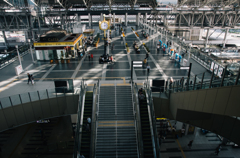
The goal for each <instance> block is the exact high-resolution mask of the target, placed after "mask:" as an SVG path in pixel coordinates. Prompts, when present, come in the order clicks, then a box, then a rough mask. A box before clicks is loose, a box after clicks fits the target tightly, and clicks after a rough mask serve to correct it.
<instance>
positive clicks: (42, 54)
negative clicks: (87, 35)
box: [34, 34, 83, 62]
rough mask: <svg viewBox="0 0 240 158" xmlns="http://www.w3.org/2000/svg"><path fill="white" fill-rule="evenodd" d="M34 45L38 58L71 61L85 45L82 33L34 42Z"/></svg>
mask: <svg viewBox="0 0 240 158" xmlns="http://www.w3.org/2000/svg"><path fill="white" fill-rule="evenodd" d="M34 47H35V53H36V57H37V60H50V61H52V62H53V60H55V61H56V62H57V60H61V62H65V61H63V60H66V61H67V62H69V61H70V59H72V58H75V57H77V54H78V53H77V52H78V51H79V50H80V49H81V48H82V47H83V45H82V34H71V35H69V36H65V37H63V39H60V40H59V41H56V42H41V41H40V42H34Z"/></svg>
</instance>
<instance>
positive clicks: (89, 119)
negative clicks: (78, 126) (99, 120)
mask: <svg viewBox="0 0 240 158" xmlns="http://www.w3.org/2000/svg"><path fill="white" fill-rule="evenodd" d="M91 121H92V120H91V118H90V117H88V118H87V125H88V126H89V131H91Z"/></svg>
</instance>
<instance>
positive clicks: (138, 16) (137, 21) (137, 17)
mask: <svg viewBox="0 0 240 158" xmlns="http://www.w3.org/2000/svg"><path fill="white" fill-rule="evenodd" d="M139 18H140V13H138V14H137V15H136V25H137V26H139V20H140V19H139Z"/></svg>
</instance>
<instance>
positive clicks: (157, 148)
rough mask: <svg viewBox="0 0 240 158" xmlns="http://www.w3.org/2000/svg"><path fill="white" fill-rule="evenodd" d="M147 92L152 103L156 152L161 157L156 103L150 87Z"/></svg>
mask: <svg viewBox="0 0 240 158" xmlns="http://www.w3.org/2000/svg"><path fill="white" fill-rule="evenodd" d="M147 93H148V95H149V98H148V99H149V105H150V110H151V116H152V123H153V126H152V127H153V132H154V140H155V147H156V154H157V157H158V158H159V157H160V146H159V142H158V134H157V128H156V119H155V109H154V104H153V100H152V98H153V97H152V90H151V88H150V87H149V89H147Z"/></svg>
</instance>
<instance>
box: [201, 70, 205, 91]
mask: <svg viewBox="0 0 240 158" xmlns="http://www.w3.org/2000/svg"><path fill="white" fill-rule="evenodd" d="M204 75H205V72H204V73H203V75H202V82H201V85H200V89H202V84H203V79H204Z"/></svg>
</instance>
